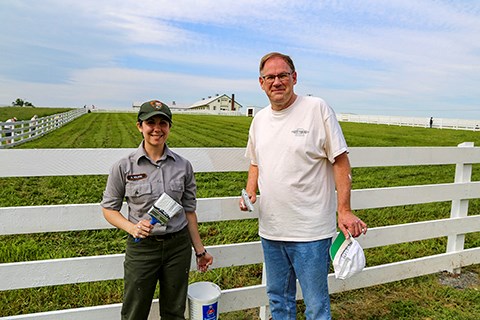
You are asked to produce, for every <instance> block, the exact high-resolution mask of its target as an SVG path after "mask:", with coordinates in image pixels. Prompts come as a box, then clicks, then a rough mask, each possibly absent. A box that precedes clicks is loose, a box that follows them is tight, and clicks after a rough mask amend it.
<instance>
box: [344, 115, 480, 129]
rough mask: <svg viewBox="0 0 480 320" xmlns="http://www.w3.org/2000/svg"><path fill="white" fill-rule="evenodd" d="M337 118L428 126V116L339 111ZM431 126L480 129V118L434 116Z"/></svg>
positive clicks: (408, 125) (397, 124)
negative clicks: (361, 113) (378, 114)
mask: <svg viewBox="0 0 480 320" xmlns="http://www.w3.org/2000/svg"><path fill="white" fill-rule="evenodd" d="M337 119H338V121H341V122H358V123H372V124H386V125H392V126H406V127H422V128H428V127H430V118H425V117H424V118H420V117H401V116H376V115H359V114H350V113H340V114H337ZM432 128H436V129H454V130H471V131H480V120H467V119H448V118H434V119H433V124H432Z"/></svg>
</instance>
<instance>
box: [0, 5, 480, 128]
mask: <svg viewBox="0 0 480 320" xmlns="http://www.w3.org/2000/svg"><path fill="white" fill-rule="evenodd" d="M0 28H1V30H2V32H1V33H0V46H1V47H0V104H4V105H10V104H11V102H12V101H14V100H15V99H16V98H22V99H24V100H27V101H30V102H32V103H33V104H34V105H36V106H52V107H53V106H61V107H83V105H92V104H93V105H95V106H97V107H98V108H108V109H125V108H131V105H132V102H134V101H135V102H142V101H146V100H150V99H153V98H155V99H160V100H162V101H164V102H166V103H167V104H171V103H172V101H175V102H176V103H177V104H178V105H190V104H193V103H194V102H196V101H198V100H201V99H202V98H206V97H208V96H213V95H215V94H217V93H218V94H223V93H225V94H228V95H231V94H232V93H234V94H235V98H236V100H237V102H239V103H240V104H242V105H243V106H245V107H246V106H259V107H263V106H265V105H267V104H268V100H267V98H266V96H265V94H264V93H263V91H262V90H261V89H260V87H259V84H258V63H259V60H260V58H261V57H262V56H263V55H264V54H266V53H268V52H271V51H280V52H283V53H286V54H289V55H290V56H291V57H292V58H293V59H294V62H295V65H296V69H297V72H298V84H297V85H296V86H295V90H296V92H297V93H298V94H301V95H306V94H311V95H315V96H319V97H322V98H324V99H325V100H326V101H327V102H328V103H329V104H330V105H331V106H332V107H333V108H334V109H335V111H336V112H337V113H355V114H367V115H368V114H369V115H398V116H412V117H430V116H433V117H437V118H464V119H480V102H479V101H480V1H461V0H455V1H453V0H452V1H446V0H445V1H442V0H438V1H428V0H388V1H387V0H385V1H381V0H378V1H373V0H371V1H370V0H362V1H348V0H347V1H321V0H319V1H301V0H300V1H299V0H295V1H291V0H290V1H280V0H277V1H270V0H262V1H258V0H247V1H241V0H238V1H222V0H205V1H183V0H176V1H161V0H160V1H159V0H142V1H139V0H136V1H130V0H122V1H120V0H117V1H113V0H102V1H97V0H95V1H91V0H83V1H78V0H76V1H70V0H43V1H36V0H23V1H22V0H15V1H13V0H11V1H2V2H1V3H0Z"/></svg>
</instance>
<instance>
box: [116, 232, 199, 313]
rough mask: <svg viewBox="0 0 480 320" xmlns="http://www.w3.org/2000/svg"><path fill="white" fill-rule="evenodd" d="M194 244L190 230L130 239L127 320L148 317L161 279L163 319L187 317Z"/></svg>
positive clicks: (125, 302) (125, 300)
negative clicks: (138, 240) (189, 277)
mask: <svg viewBox="0 0 480 320" xmlns="http://www.w3.org/2000/svg"><path fill="white" fill-rule="evenodd" d="M191 257H192V246H191V241H190V236H189V234H188V229H187V228H186V227H185V228H184V229H183V230H181V231H179V232H177V233H174V234H169V235H167V236H166V237H165V238H161V237H160V236H158V237H155V236H152V237H148V238H146V239H142V241H140V242H137V243H135V242H134V239H133V237H131V236H129V237H128V240H127V249H126V252H125V262H124V272H125V274H124V297H123V305H122V319H123V320H126V319H128V320H141V319H145V320H146V319H147V318H148V314H149V312H150V307H151V304H152V299H153V295H154V293H155V288H156V286H157V282H158V283H159V284H160V297H159V301H160V316H161V319H162V320H178V319H185V317H184V314H185V307H186V299H187V290H188V275H189V271H190V263H191Z"/></svg>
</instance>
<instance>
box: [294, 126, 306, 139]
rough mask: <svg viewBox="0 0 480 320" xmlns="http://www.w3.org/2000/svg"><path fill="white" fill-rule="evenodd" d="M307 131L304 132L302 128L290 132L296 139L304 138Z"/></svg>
mask: <svg viewBox="0 0 480 320" xmlns="http://www.w3.org/2000/svg"><path fill="white" fill-rule="evenodd" d="M308 132H309V131H308V130H305V129H303V128H298V129H295V130H293V131H292V133H293V134H294V135H295V136H296V137H304V136H306V135H307V133H308Z"/></svg>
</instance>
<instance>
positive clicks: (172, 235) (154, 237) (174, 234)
mask: <svg viewBox="0 0 480 320" xmlns="http://www.w3.org/2000/svg"><path fill="white" fill-rule="evenodd" d="M187 231H188V228H187V227H184V228H183V229H182V230H180V231H177V232H170V233H165V234H156V235H155V234H153V235H150V236H148V237H146V238H145V239H148V240H155V241H163V240H169V239H173V238H176V237H178V236H181V235H183V234H184V233H186V232H187Z"/></svg>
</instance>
